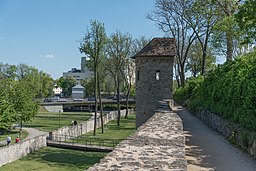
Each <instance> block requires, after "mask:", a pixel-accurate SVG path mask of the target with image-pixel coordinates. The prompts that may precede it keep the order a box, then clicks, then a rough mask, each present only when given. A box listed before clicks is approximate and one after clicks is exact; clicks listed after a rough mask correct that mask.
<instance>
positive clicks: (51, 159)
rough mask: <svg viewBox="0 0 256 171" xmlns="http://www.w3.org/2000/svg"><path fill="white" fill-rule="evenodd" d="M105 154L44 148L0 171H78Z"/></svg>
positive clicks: (1, 168)
mask: <svg viewBox="0 0 256 171" xmlns="http://www.w3.org/2000/svg"><path fill="white" fill-rule="evenodd" d="M106 154H107V153H102V152H86V151H76V150H68V149H60V148H53V147H44V148H41V149H40V150H38V151H35V152H33V153H31V154H29V155H27V156H26V157H23V158H21V159H19V160H16V161H14V162H12V163H10V164H6V165H3V166H2V167H0V171H6V170H8V171H28V170H29V171H33V170H35V171H49V170H50V171H70V170H72V171H80V170H85V169H88V168H89V167H90V166H92V165H93V164H95V163H97V162H99V161H100V159H101V158H103V157H104V156H105V155H106Z"/></svg>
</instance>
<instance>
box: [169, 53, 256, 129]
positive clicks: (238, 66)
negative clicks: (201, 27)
mask: <svg viewBox="0 0 256 171" xmlns="http://www.w3.org/2000/svg"><path fill="white" fill-rule="evenodd" d="M174 99H175V100H177V102H179V103H182V104H183V103H184V102H186V101H187V102H188V103H187V105H188V106H189V108H191V109H192V110H193V109H196V108H197V107H198V106H200V107H204V108H206V109H207V110H210V111H211V112H213V113H215V114H218V115H220V116H222V117H224V118H228V119H229V120H232V121H234V122H237V123H239V124H241V125H242V126H244V127H246V128H248V129H249V130H254V131H255V130H256V108H255V106H256V51H254V52H252V53H249V54H246V55H244V56H242V57H240V58H238V59H236V60H234V61H232V62H230V63H225V64H223V65H220V66H218V67H217V68H216V69H215V70H213V71H211V72H210V73H208V74H207V75H206V76H205V77H204V78H203V77H199V78H196V79H191V80H189V81H187V83H186V85H185V87H183V88H180V89H178V90H177V91H176V93H175V95H174Z"/></svg>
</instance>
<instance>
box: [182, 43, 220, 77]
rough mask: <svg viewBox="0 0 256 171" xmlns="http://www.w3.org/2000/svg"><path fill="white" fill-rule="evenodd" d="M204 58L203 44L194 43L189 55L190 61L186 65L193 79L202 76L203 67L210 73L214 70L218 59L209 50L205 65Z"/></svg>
mask: <svg viewBox="0 0 256 171" xmlns="http://www.w3.org/2000/svg"><path fill="white" fill-rule="evenodd" d="M202 58H204V56H202V47H201V43H199V42H198V41H196V42H194V43H193V45H192V46H191V48H190V50H189V54H188V61H187V65H186V71H190V72H191V73H192V76H193V77H196V76H198V75H199V74H202V73H201V72H202V67H204V70H206V71H209V70H211V69H213V68H214V66H215V62H216V57H215V56H214V55H213V54H212V53H211V49H210V48H208V49H207V56H205V64H204V65H203V64H202V62H203V61H204V60H202Z"/></svg>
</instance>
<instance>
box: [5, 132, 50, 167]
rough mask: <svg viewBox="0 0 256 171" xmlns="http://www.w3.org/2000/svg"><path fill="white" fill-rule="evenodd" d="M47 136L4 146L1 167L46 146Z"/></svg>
mask: <svg viewBox="0 0 256 171" xmlns="http://www.w3.org/2000/svg"><path fill="white" fill-rule="evenodd" d="M46 136H47V135H40V136H38V137H35V138H32V139H27V140H23V141H21V142H20V143H17V144H12V145H8V146H4V147H1V148H0V166H2V165H4V164H7V163H11V162H13V161H15V160H17V159H19V158H21V157H23V156H26V155H27V154H29V153H31V152H33V151H35V150H37V149H39V148H40V147H45V146H46Z"/></svg>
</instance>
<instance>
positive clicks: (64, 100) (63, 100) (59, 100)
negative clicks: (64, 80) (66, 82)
mask: <svg viewBox="0 0 256 171" xmlns="http://www.w3.org/2000/svg"><path fill="white" fill-rule="evenodd" d="M57 101H58V102H66V101H67V99H58V100H57Z"/></svg>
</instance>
